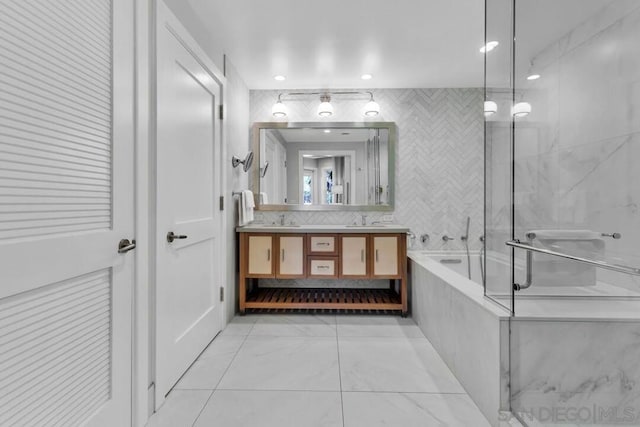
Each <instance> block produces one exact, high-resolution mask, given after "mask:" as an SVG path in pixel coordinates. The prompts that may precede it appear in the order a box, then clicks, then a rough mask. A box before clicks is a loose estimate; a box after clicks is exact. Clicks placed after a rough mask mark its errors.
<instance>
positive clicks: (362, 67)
mask: <svg viewBox="0 0 640 427" xmlns="http://www.w3.org/2000/svg"><path fill="white" fill-rule="evenodd" d="M166 1H167V2H168V3H169V4H172V5H173V6H174V8H176V7H177V8H180V7H185V6H186V5H185V2H186V3H188V4H189V5H190V6H191V8H192V9H193V12H195V13H194V16H195V17H197V18H196V19H198V20H199V21H200V24H201V25H200V27H202V28H203V29H204V32H205V33H206V35H205V37H207V38H208V40H206V41H207V43H208V44H209V45H216V46H218V47H219V49H220V50H221V51H222V52H224V53H225V54H226V55H227V56H228V57H229V59H230V60H231V62H233V64H234V66H235V67H236V69H237V70H238V71H239V73H240V74H241V76H242V77H243V78H244V80H245V82H246V83H247V85H248V86H249V88H250V89H340V88H426V87H434V88H435V87H481V86H483V81H484V80H483V72H484V71H483V69H484V64H483V55H482V54H481V53H480V52H479V51H478V49H479V47H480V46H482V44H483V43H484V0H324V1H311V0H270V1H265V0H186V1H185V0H166ZM183 1H184V2H183ZM611 1H612V0H562V1H559V0H527V1H519V2H518V3H517V4H518V8H517V11H518V25H517V28H518V37H519V40H518V42H519V44H518V54H517V59H518V68H519V69H520V70H522V72H525V70H526V68H527V66H526V64H528V62H529V61H530V60H531V58H532V57H533V56H535V55H536V54H537V53H538V52H540V51H541V50H542V49H544V48H545V47H547V46H548V45H549V44H550V43H552V42H553V41H555V40H557V39H558V38H559V37H561V36H562V35H564V34H566V33H567V32H568V31H570V30H571V29H572V28H574V27H575V26H576V25H578V24H580V23H581V22H583V21H585V20H586V19H587V18H589V17H590V16H592V15H594V14H595V13H597V12H598V11H599V10H600V9H601V8H602V7H603V6H605V5H606V4H607V3H610V2H611ZM502 4H503V3H502V2H497V1H496V2H492V3H490V5H497V9H496V10H497V12H496V10H492V11H491V13H492V17H491V20H490V22H489V26H490V31H489V32H490V33H493V34H489V37H490V38H497V39H499V41H501V42H503V43H502V44H501V46H500V47H498V48H497V49H496V50H495V51H493V52H491V53H490V55H493V56H494V57H493V58H492V59H491V60H490V61H489V62H490V63H489V64H488V66H489V67H490V70H489V71H490V76H495V77H498V76H500V74H502V72H501V71H500V70H503V69H505V67H504V66H503V65H502V64H505V63H506V64H508V61H509V56H510V53H509V49H508V42H507V40H508V39H509V37H510V35H509V30H510V26H509V25H506V23H507V20H508V19H510V18H511V11H510V10H508V8H505V7H502V6H500V5H502ZM496 13H502V14H503V16H499V17H498V16H497V15H496ZM496 20H497V21H496ZM498 21H504V24H503V23H502V22H498ZM501 57H502V58H504V59H501ZM505 61H506V62H505ZM494 69H495V72H494ZM505 70H506V71H505V72H504V74H505V75H504V80H506V81H508V77H509V75H510V73H509V72H508V67H507V68H506V69H505ZM363 73H371V74H373V75H374V78H373V79H372V80H368V81H363V80H361V79H360V76H361V75H362V74H363ZM277 74H282V75H285V76H286V77H287V80H286V81H284V82H277V81H275V80H274V79H273V76H275V75H277ZM501 80H503V79H502V78H496V80H495V81H494V82H490V85H491V86H494V87H499V86H500V85H501Z"/></svg>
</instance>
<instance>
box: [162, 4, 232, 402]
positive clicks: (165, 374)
mask: <svg viewBox="0 0 640 427" xmlns="http://www.w3.org/2000/svg"><path fill="white" fill-rule="evenodd" d="M197 52H199V48H198V46H197V45H196V44H195V42H194V41H193V40H192V39H191V37H189V34H188V33H187V32H186V30H185V29H184V28H183V27H182V26H181V25H180V24H179V22H178V21H177V20H176V18H175V17H174V16H173V15H172V14H171V13H170V12H169V10H168V9H167V8H166V6H164V5H163V3H162V2H158V21H157V115H158V116H157V123H158V125H157V147H156V156H157V165H156V168H157V169H156V185H157V187H156V230H157V232H156V281H155V283H156V334H155V336H156V348H155V357H156V359H155V361H156V365H155V366H156V406H157V407H159V405H160V404H161V403H162V402H163V400H164V397H165V396H166V395H167V393H168V392H169V391H170V390H171V388H172V387H173V386H174V384H175V383H176V382H177V381H178V379H179V378H180V377H181V376H182V374H183V373H184V372H185V371H186V370H187V369H188V367H189V366H190V365H191V363H193V361H194V360H195V359H196V358H197V356H198V354H200V352H201V351H202V350H203V349H204V348H205V347H206V345H207V344H208V343H209V342H210V341H211V340H212V339H213V338H214V337H215V336H216V334H217V333H218V332H219V331H220V329H221V309H222V305H221V303H220V301H219V300H220V297H219V295H220V291H219V289H220V287H221V286H222V279H221V277H222V273H221V266H222V265H224V263H223V261H222V260H223V257H224V256H225V253H224V252H222V251H221V250H220V249H221V248H220V244H221V242H220V236H221V232H220V226H221V225H220V224H221V223H220V221H221V215H220V213H219V210H218V197H219V196H220V186H221V183H220V179H221V176H222V174H221V171H220V170H219V169H218V168H216V167H214V165H219V164H220V150H221V127H220V120H219V115H218V109H219V106H220V101H221V99H220V98H221V85H220V83H219V82H218V81H217V80H216V75H215V74H214V72H217V71H214V70H213V69H212V67H211V68H210V67H209V66H207V65H206V64H207V63H208V60H207V59H206V57H204V56H203V55H202V54H198V53H197ZM170 232H173V233H174V234H175V235H178V236H179V237H184V238H177V239H176V240H174V241H173V242H169V241H168V239H167V235H168V233H170Z"/></svg>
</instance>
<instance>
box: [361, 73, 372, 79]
mask: <svg viewBox="0 0 640 427" xmlns="http://www.w3.org/2000/svg"><path fill="white" fill-rule="evenodd" d="M360 78H361V79H362V80H371V79H372V78H373V75H371V74H363V75H361V76H360Z"/></svg>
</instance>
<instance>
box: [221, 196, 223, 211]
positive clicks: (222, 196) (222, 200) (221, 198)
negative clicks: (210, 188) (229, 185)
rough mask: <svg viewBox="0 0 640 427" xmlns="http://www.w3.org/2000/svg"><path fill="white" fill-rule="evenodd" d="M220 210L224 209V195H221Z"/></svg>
mask: <svg viewBox="0 0 640 427" xmlns="http://www.w3.org/2000/svg"><path fill="white" fill-rule="evenodd" d="M220 210H221V211H223V210H224V196H220Z"/></svg>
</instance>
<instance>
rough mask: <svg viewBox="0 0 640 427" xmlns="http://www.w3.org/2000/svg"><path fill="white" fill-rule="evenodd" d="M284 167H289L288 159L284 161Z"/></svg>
mask: <svg viewBox="0 0 640 427" xmlns="http://www.w3.org/2000/svg"><path fill="white" fill-rule="evenodd" d="M284 167H285V168H286V167H287V161H286V160H285V161H284Z"/></svg>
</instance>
